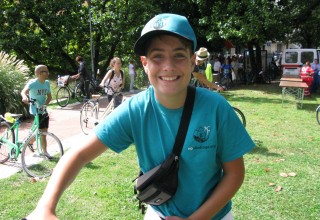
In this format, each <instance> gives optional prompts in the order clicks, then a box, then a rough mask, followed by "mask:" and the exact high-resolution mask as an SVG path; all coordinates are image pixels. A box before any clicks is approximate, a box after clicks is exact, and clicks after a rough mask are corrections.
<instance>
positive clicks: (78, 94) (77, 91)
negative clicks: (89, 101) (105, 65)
mask: <svg viewBox="0 0 320 220" xmlns="http://www.w3.org/2000/svg"><path fill="white" fill-rule="evenodd" d="M75 96H76V99H77V100H78V102H83V100H84V95H83V94H82V92H81V89H80V85H79V84H77V85H76V88H75Z"/></svg>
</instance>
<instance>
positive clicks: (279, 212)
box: [0, 83, 320, 220]
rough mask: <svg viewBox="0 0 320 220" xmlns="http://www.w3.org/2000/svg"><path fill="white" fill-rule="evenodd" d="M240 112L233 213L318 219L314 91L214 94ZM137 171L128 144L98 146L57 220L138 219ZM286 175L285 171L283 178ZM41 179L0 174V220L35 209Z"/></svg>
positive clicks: (253, 88)
mask: <svg viewBox="0 0 320 220" xmlns="http://www.w3.org/2000/svg"><path fill="white" fill-rule="evenodd" d="M222 95H224V96H225V97H226V98H227V100H228V101H229V102H230V103H231V104H232V105H233V106H235V107H238V108H239V109H241V110H242V111H243V113H244V114H245V116H246V119H247V130H248V132H249V133H250V134H251V136H252V138H253V139H254V141H255V143H256V145H257V147H256V148H255V149H254V150H253V151H252V152H251V153H249V154H247V155H245V163H246V179H245V182H244V184H243V186H242V188H241V189H240V190H239V192H238V193H237V194H236V196H235V197H234V199H233V213H234V216H235V219H237V220H238V219H243V220H248V219H250V220H251V219H259V220H264V219H266V220H269V219H279V220H280V219H281V220H283V219H290V220H291V219H301V220H302V219H320V196H319V195H320V174H319V171H320V162H319V161H320V126H319V125H318V124H317V122H316V119H315V109H316V107H317V105H319V104H320V94H319V95H317V97H307V98H305V100H304V105H303V108H302V109H298V108H296V104H295V102H294V99H293V98H290V97H288V99H289V101H286V102H285V103H284V104H283V105H282V104H281V89H280V88H279V86H278V84H277V83H274V84H272V85H248V86H241V87H238V88H237V89H235V90H230V91H227V92H224V93H222ZM137 172H138V167H137V161H136V158H135V152H134V148H133V147H132V148H130V149H129V150H127V151H126V152H124V153H121V154H115V153H113V152H111V151H109V152H106V153H105V154H103V155H102V156H101V157H99V158H97V159H96V160H95V161H93V162H92V163H90V164H88V165H87V166H86V167H85V168H84V169H83V170H82V172H81V173H80V175H79V176H78V177H77V179H76V180H75V182H74V184H73V185H72V186H71V187H70V188H69V189H68V190H67V191H66V192H65V194H64V195H63V197H62V199H61V201H60V203H59V206H58V210H57V213H58V216H59V217H60V219H96V220H98V219H110V220H114V219H143V216H142V214H141V213H140V211H138V208H137V205H138V204H137V202H136V199H135V197H134V194H133V188H132V186H133V184H132V180H133V179H134V178H135V177H136V175H137ZM286 175H287V177H285V176H286ZM46 183H47V180H45V181H40V182H36V183H33V182H32V181H31V179H30V178H28V177H27V176H26V174H25V173H18V174H16V175H14V176H12V177H10V178H7V179H2V180H0V185H1V197H2V198H1V203H0V219H19V218H21V217H24V216H25V215H26V214H27V213H29V212H30V211H31V210H33V208H34V207H35V205H36V203H37V200H38V199H39V198H40V196H41V194H42V192H43V190H44V187H45V185H46Z"/></svg>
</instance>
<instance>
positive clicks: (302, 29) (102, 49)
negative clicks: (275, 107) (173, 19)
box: [0, 0, 320, 75]
mask: <svg viewBox="0 0 320 220" xmlns="http://www.w3.org/2000/svg"><path fill="white" fill-rule="evenodd" d="M319 4H320V3H319V1H318V0H310V1H308V4H306V3H305V2H303V1H299V0H257V1H253V0H215V1H212V0H186V1H180V0H170V1H169V0H157V1H156V0H112V1H111V0H91V1H85V0H77V1H74V0H56V1H40V0H23V1H19V0H2V1H0V8H1V9H2V13H1V14H0V28H1V32H0V48H1V49H2V50H4V51H6V52H7V53H10V54H15V55H17V57H18V58H19V59H24V60H25V61H26V64H27V65H29V66H30V67H31V66H34V65H37V64H41V63H42V64H46V65H48V67H49V69H50V71H51V72H52V73H56V74H60V75H62V74H71V73H74V72H76V70H77V64H76V62H75V60H74V58H75V56H76V55H82V56H83V57H84V59H85V60H86V62H87V64H88V69H89V70H92V71H93V72H94V73H95V72H96V70H97V68H99V69H100V72H102V73H104V72H105V71H106V69H107V68H108V64H109V61H110V59H111V58H112V57H114V56H119V57H121V58H123V59H124V61H125V62H126V61H127V60H128V59H129V57H134V55H133V45H134V42H135V40H136V39H137V38H138V37H139V34H140V32H141V29H142V27H143V25H144V24H145V23H146V22H147V21H148V20H149V19H150V18H151V17H153V16H154V15H155V14H158V13H161V12H172V13H178V14H182V15H185V16H186V17H188V19H189V21H190V23H191V25H192V26H193V27H194V29H195V32H196V35H197V39H198V47H200V46H205V47H207V48H208V49H209V50H210V51H218V52H219V51H222V50H223V48H224V47H225V41H226V40H231V41H232V42H233V43H234V44H236V45H240V46H241V45H242V48H244V47H246V48H249V49H250V50H253V48H256V49H257V50H259V49H261V46H262V45H263V44H264V43H265V42H266V41H267V40H272V41H288V40H290V41H292V42H298V43H301V44H302V45H303V46H308V47H309V46H310V47H311V46H312V47H316V46H319V38H320V33H319V32H320V29H318V28H316V24H317V23H318V21H319V16H320V13H319V12H320V9H319ZM90 23H91V25H92V26H91V27H92V32H91V33H90ZM90 36H92V45H93V50H92V51H93V56H92V58H93V62H92V64H91V44H90ZM257 54H259V53H257ZM134 58H136V60H137V57H134ZM257 60H259V58H258V59H257ZM253 62H254V60H253ZM137 63H138V62H137ZM257 68H259V63H258V64H257Z"/></svg>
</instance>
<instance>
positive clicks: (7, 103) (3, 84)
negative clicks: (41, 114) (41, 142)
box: [0, 51, 30, 116]
mask: <svg viewBox="0 0 320 220" xmlns="http://www.w3.org/2000/svg"><path fill="white" fill-rule="evenodd" d="M29 72H30V70H29V68H28V67H27V66H26V65H24V64H23V60H18V59H17V58H16V57H15V56H12V55H8V54H6V53H5V52H3V51H0V94H1V96H0V114H4V113H5V112H12V113H21V114H23V115H25V116H29V113H28V106H27V105H25V104H24V103H23V102H22V101H21V95H20V92H21V90H22V89H23V87H24V85H25V83H26V81H27V76H28V74H29Z"/></svg>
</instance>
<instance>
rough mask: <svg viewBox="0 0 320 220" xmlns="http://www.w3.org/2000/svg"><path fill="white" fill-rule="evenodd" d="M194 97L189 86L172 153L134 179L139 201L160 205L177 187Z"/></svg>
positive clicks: (193, 89)
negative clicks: (180, 161) (180, 158)
mask: <svg viewBox="0 0 320 220" xmlns="http://www.w3.org/2000/svg"><path fill="white" fill-rule="evenodd" d="M194 97H195V88H194V87H191V86H189V87H188V93H187V97H186V101H185V104H184V108H183V113H182V117H181V120H180V125H179V130H178V133H177V136H176V140H175V143H174V147H173V153H172V154H171V155H170V156H169V157H168V158H167V159H166V160H165V161H164V162H163V163H162V164H160V165H158V166H156V167H154V168H153V169H151V170H149V171H148V172H146V173H145V174H142V172H140V174H141V175H140V176H139V177H138V178H137V179H136V184H135V187H134V188H135V192H136V193H137V199H138V200H139V201H140V202H143V203H146V204H149V205H156V206H157V205H161V204H163V203H165V202H167V201H168V200H169V199H171V198H172V197H173V196H174V194H175V193H176V191H177V188H178V170H179V157H180V153H181V150H182V147H183V145H184V140H185V137H186V134H187V131H188V127H189V122H190V118H191V114H192V109H193V103H194Z"/></svg>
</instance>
